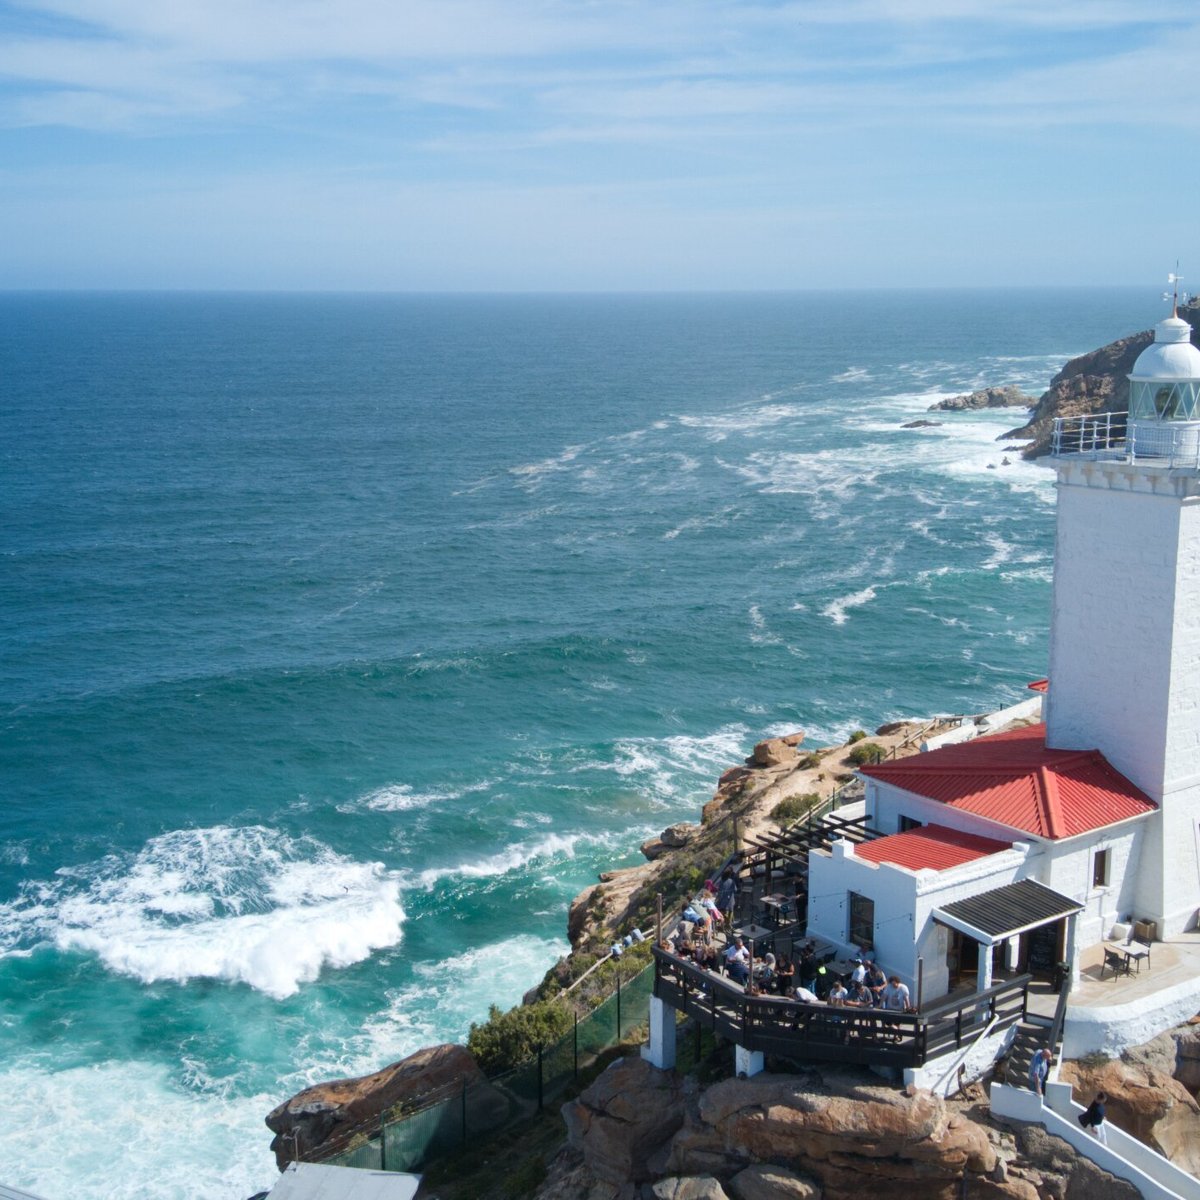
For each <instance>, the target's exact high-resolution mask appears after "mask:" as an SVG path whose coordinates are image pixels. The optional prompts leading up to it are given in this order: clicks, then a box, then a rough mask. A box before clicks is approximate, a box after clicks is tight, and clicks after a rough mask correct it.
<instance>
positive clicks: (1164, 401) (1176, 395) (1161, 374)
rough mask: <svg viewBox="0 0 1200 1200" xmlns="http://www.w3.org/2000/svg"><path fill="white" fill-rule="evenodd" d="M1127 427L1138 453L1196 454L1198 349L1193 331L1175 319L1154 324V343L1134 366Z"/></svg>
mask: <svg viewBox="0 0 1200 1200" xmlns="http://www.w3.org/2000/svg"><path fill="white" fill-rule="evenodd" d="M1129 424H1130V429H1129V433H1130V437H1131V439H1132V446H1133V449H1134V451H1135V452H1136V453H1138V454H1141V455H1151V456H1154V457H1165V458H1171V459H1175V458H1177V457H1178V456H1179V454H1180V453H1181V452H1186V453H1187V454H1188V455H1191V456H1195V455H1196V454H1200V350H1197V349H1196V347H1195V346H1193V345H1192V327H1191V326H1190V325H1189V324H1188V323H1187V322H1186V321H1184V320H1182V319H1181V318H1179V317H1177V316H1174V315H1172V316H1170V317H1168V318H1167V319H1166V320H1165V321H1159V323H1158V324H1157V325H1156V326H1155V327H1154V342H1153V344H1151V345H1149V346H1147V347H1146V349H1145V350H1143V351H1142V352H1141V354H1139V355H1138V359H1137V362H1135V363H1134V364H1133V370H1132V371H1130V373H1129Z"/></svg>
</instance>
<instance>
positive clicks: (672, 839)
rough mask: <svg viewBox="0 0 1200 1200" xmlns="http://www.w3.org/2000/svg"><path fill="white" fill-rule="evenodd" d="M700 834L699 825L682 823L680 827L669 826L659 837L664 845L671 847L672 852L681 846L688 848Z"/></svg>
mask: <svg viewBox="0 0 1200 1200" xmlns="http://www.w3.org/2000/svg"><path fill="white" fill-rule="evenodd" d="M699 832H700V826H699V825H693V824H691V823H690V822H688V821H680V822H679V824H678V825H668V826H667V828H666V829H664V830H663V831H662V833H660V834H659V835H658V836H659V838H660V839H661V841H662V843H663V845H665V846H669V847H670V848H671V849H672V850H678V849H679V848H680V847H681V846H686V845H687V844H688V842H690V841H691V840H692V839H693V838H694V837H695V836H696V834H698V833H699Z"/></svg>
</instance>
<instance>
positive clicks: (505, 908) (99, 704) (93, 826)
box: [0, 289, 1163, 1200]
mask: <svg viewBox="0 0 1200 1200" xmlns="http://www.w3.org/2000/svg"><path fill="white" fill-rule="evenodd" d="M1160 308H1161V306H1160V305H1159V303H1158V297H1157V294H1156V293H1151V292H1143V291H1137V290H1095V289H1093V290H1088V291H1083V290H1077V291H1019V290H1014V291H996V292H991V291H963V292H936V291H930V292H882V293H866V294H850V293H836V294H816V293H794V294H770V295H696V296H681V295H670V296H634V295H630V296H616V295H613V296H379V295H215V294H214V295H204V294H145V295H140V294H47V293H39V294H13V293H9V294H4V295H0V788H2V792H0V795H2V798H3V805H2V810H0V1091H2V1092H3V1094H4V1096H5V1115H4V1118H3V1119H2V1120H0V1182H4V1183H8V1184H10V1185H13V1186H17V1187H22V1188H27V1189H29V1190H32V1191H35V1192H38V1193H41V1194H44V1195H45V1196H46V1197H48V1198H49V1200H66V1198H67V1197H70V1198H72V1200H92V1198H95V1200H99V1198H105V1200H150V1198H153V1200H173V1198H178V1200H182V1198H184V1197H187V1198H189V1200H192V1198H195V1197H205V1198H211V1200H244V1198H245V1197H246V1196H249V1195H250V1194H251V1193H252V1192H254V1191H256V1190H258V1189H260V1188H265V1187H267V1186H269V1185H270V1184H271V1182H272V1181H273V1179H274V1178H275V1168H274V1163H273V1159H272V1156H271V1155H270V1153H269V1151H268V1148H267V1147H268V1142H269V1138H270V1134H269V1133H268V1131H267V1129H266V1128H265V1126H264V1125H263V1117H264V1115H265V1114H266V1113H267V1112H268V1111H269V1110H270V1109H271V1108H272V1107H273V1106H274V1105H275V1104H277V1103H278V1102H279V1101H281V1100H283V1099H285V1098H286V1097H287V1096H289V1095H290V1094H292V1093H293V1092H295V1091H296V1090H298V1089H299V1088H301V1087H303V1086H304V1085H306V1084H308V1083H310V1082H314V1081H316V1080H320V1079H324V1078H330V1077H334V1076H339V1075H347V1074H359V1073H362V1072H367V1071H371V1070H375V1069H377V1068H378V1067H380V1066H382V1065H383V1064H385V1063H388V1062H391V1061H394V1060H396V1059H398V1058H400V1057H402V1056H404V1055H406V1054H409V1053H410V1052H412V1051H413V1050H415V1049H417V1048H418V1047H420V1046H423V1045H427V1044H430V1043H434V1042H438V1041H443V1040H453V1039H461V1038H463V1037H464V1036H465V1034H466V1032H467V1029H468V1027H469V1025H470V1023H471V1022H472V1021H474V1020H478V1019H480V1018H482V1017H483V1016H485V1015H486V1011H487V1008H488V1005H489V1004H490V1003H498V1004H500V1005H502V1006H507V1005H509V1004H512V1003H515V1002H516V1001H518V1000H519V999H520V997H521V995H522V993H523V992H524V991H525V990H526V989H527V988H528V987H530V986H531V984H532V983H534V982H535V981H536V980H537V979H539V978H540V976H541V975H542V973H543V971H544V970H545V969H546V968H547V967H549V966H550V965H551V964H552V963H553V962H554V960H555V959H556V958H557V957H558V956H559V955H561V954H562V953H564V952H565V951H566V950H567V948H568V947H567V942H566V939H565V924H566V910H567V906H568V904H569V903H570V901H571V899H572V897H573V896H574V895H575V894H576V893H577V892H578V891H579V890H580V889H581V888H583V887H584V886H586V885H587V884H589V883H591V882H593V881H594V880H595V876H596V873H597V871H599V870H602V869H605V868H608V867H612V866H614V865H618V864H623V863H632V862H636V861H639V860H640V856H639V854H638V846H639V845H640V843H641V842H642V841H644V840H645V839H646V838H647V837H649V836H650V835H651V834H653V833H656V832H657V831H659V830H660V829H662V828H663V827H664V826H666V825H668V824H671V823H673V822H675V821H679V820H695V819H697V818H698V812H699V808H700V806H701V804H703V803H704V802H705V801H706V800H707V799H708V798H709V797H710V796H711V794H712V791H713V787H714V784H715V779H716V776H717V775H718V774H719V773H720V772H721V771H722V770H724V769H725V768H726V767H728V766H730V765H732V764H733V763H735V762H737V761H739V760H740V759H741V757H742V756H744V755H745V754H746V753H747V752H748V750H749V748H750V747H751V745H752V744H753V743H754V742H755V741H756V740H758V739H760V738H762V737H764V736H766V735H768V734H771V733H773V732H781V731H791V730H793V729H804V730H806V731H807V735H808V740H809V742H810V743H811V744H818V745H819V744H828V743H831V742H835V741H839V740H841V739H843V738H844V737H845V736H846V735H847V734H848V733H849V732H850V731H851V730H853V729H854V728H856V727H858V726H864V727H867V728H871V727H873V726H875V725H877V724H879V723H881V722H883V721H887V720H891V719H895V718H899V717H914V716H924V715H927V714H932V713H935V712H978V711H983V710H985V709H987V708H991V707H999V706H1002V705H1005V704H1008V703H1011V702H1014V701H1016V700H1019V699H1021V698H1023V697H1025V696H1026V695H1027V692H1026V690H1025V685H1026V683H1027V682H1028V681H1030V680H1032V679H1035V678H1037V677H1039V676H1040V675H1042V674H1044V672H1045V668H1046V657H1047V654H1046V635H1047V628H1048V621H1049V602H1050V569H1051V556H1052V546H1053V503H1054V487H1053V477H1052V475H1051V473H1050V472H1049V471H1048V470H1047V469H1046V468H1045V467H1042V466H1038V465H1034V464H1028V463H1024V462H1022V461H1020V459H1019V458H1018V457H1017V456H1016V455H1015V454H1010V455H1009V457H1010V459H1011V462H1010V463H1009V465H1003V461H1002V460H1003V459H1004V457H1005V453H1004V446H1005V443H1004V442H997V440H996V439H997V436H998V435H1001V434H1003V433H1004V431H1005V430H1007V429H1010V428H1012V427H1013V426H1016V425H1019V424H1021V423H1022V420H1023V415H1022V413H1021V411H1020V410H1019V409H1001V410H991V411H982V412H974V413H964V414H953V413H951V414H943V413H939V414H928V416H929V419H931V420H936V421H938V422H940V423H939V424H936V425H933V426H930V427H927V428H921V429H911V430H906V429H901V426H902V425H903V424H904V423H905V422H908V421H912V420H915V419H919V418H921V417H923V416H926V415H927V414H926V411H925V410H926V409H927V408H928V406H929V405H930V404H932V403H933V402H935V401H936V400H938V399H939V398H942V397H946V396H952V395H956V394H959V393H962V392H966V391H970V390H972V389H975V388H978V387H982V386H985V385H992V384H1010V383H1011V384H1018V385H1020V386H1021V387H1023V388H1024V389H1025V390H1027V391H1029V392H1031V393H1033V394H1035V395H1039V394H1040V393H1041V392H1042V391H1043V390H1044V389H1045V387H1046V385H1047V383H1048V381H1049V379H1050V377H1051V376H1052V375H1053V374H1054V373H1055V371H1057V370H1058V369H1059V368H1060V367H1061V366H1062V365H1063V363H1064V362H1065V361H1066V360H1067V359H1068V358H1070V357H1072V356H1074V355H1077V354H1080V353H1083V352H1085V351H1087V350H1090V349H1093V348H1094V347H1097V346H1099V345H1101V344H1103V343H1105V342H1108V341H1111V340H1112V339H1114V338H1116V337H1119V336H1123V335H1125V334H1128V333H1131V332H1133V331H1135V330H1138V329H1143V328H1147V327H1149V326H1150V325H1151V324H1152V323H1153V322H1154V321H1155V320H1157V319H1159V318H1160V317H1161V316H1162V315H1163V314H1162V313H1161V312H1160Z"/></svg>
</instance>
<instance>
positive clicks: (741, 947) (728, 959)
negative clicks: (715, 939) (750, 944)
mask: <svg viewBox="0 0 1200 1200" xmlns="http://www.w3.org/2000/svg"><path fill="white" fill-rule="evenodd" d="M725 970H726V971H728V972H729V977H730V979H732V980H734V981H735V982H736V983H745V982H746V980H747V979H749V978H750V951H749V950H747V949H746V947H745V944H744V943H743V942H742V939H741V938H740V937H735V938H734V939H733V945H731V946H730V947H729V948H728V949H727V950H726V951H725Z"/></svg>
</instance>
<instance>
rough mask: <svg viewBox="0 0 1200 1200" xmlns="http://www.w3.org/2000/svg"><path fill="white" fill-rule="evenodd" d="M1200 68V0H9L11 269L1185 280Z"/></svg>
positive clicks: (407, 286)
mask: <svg viewBox="0 0 1200 1200" xmlns="http://www.w3.org/2000/svg"><path fill="white" fill-rule="evenodd" d="M1198 82H1200V5H1198V4H1197V3H1196V0H821V2H815V0H795V2H791V3H788V2H777V3H768V2H758V0H429V2H425V0H286V2H285V0H25V2H22V3H10V2H6V0H0V230H2V231H3V232H2V234H0V288H202V289H207V288H222V289H223V288H234V289H286V290H293V289H305V290H308V289H313V290H325V289H336V290H384V291H547V290H549V291H626V290H630V291H664V290H665V291H677V290H685V291H693V290H705V291H709V290H730V289H737V290H743V289H750V290H763V289H780V288H784V289H793V288H857V287H905V286H921V287H941V286H1010V285H1026V284H1064V285H1079V284H1085V285H1092V284H1134V283H1138V284H1145V283H1146V282H1147V281H1148V279H1152V280H1154V281H1155V282H1157V280H1158V278H1159V277H1160V276H1161V275H1163V274H1164V272H1165V271H1166V270H1169V269H1170V268H1171V266H1172V265H1173V264H1174V262H1175V260H1176V259H1180V260H1182V261H1183V264H1184V267H1183V270H1184V274H1185V277H1186V276H1187V260H1188V258H1189V256H1191V257H1196V255H1195V248H1196V233H1195V229H1196V222H1195V220H1194V218H1193V210H1194V206H1195V203H1196V197H1197V195H1198V194H1200V153H1198V144H1197V126H1198V124H1200V102H1198V101H1197V91H1198V89H1197V83H1198ZM1192 274H1193V275H1197V274H1200V270H1197V271H1193V272H1192Z"/></svg>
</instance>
